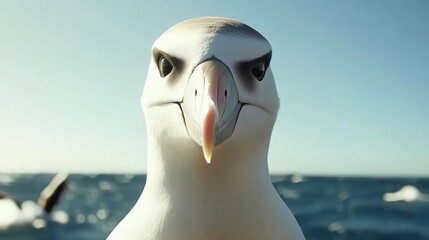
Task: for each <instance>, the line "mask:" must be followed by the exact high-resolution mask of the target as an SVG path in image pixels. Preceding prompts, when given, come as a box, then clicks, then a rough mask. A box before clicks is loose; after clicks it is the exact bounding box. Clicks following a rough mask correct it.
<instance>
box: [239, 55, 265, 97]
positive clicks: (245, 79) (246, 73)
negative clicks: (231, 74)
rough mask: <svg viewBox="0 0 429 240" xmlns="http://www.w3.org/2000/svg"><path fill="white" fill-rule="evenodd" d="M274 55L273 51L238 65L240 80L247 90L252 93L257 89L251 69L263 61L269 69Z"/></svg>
mask: <svg viewBox="0 0 429 240" xmlns="http://www.w3.org/2000/svg"><path fill="white" fill-rule="evenodd" d="M272 53H273V52H272V50H270V51H269V52H267V53H265V54H264V55H262V56H260V57H257V58H254V59H251V60H245V61H241V62H237V63H236V68H237V73H238V74H239V75H240V80H241V81H242V83H243V84H244V87H245V88H247V89H248V90H250V91H253V90H254V89H255V87H256V81H254V80H255V79H254V78H253V76H252V74H251V68H252V67H253V66H254V65H255V64H257V63H258V62H260V61H262V62H263V63H264V66H265V69H268V67H269V65H270V61H271V55H272Z"/></svg>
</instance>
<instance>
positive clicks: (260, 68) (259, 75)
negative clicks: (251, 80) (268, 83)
mask: <svg viewBox="0 0 429 240" xmlns="http://www.w3.org/2000/svg"><path fill="white" fill-rule="evenodd" d="M252 74H253V76H254V77H255V78H256V79H257V80H258V81H262V79H263V78H264V76H265V65H264V63H263V62H262V61H261V62H258V63H256V64H255V66H253V67H252Z"/></svg>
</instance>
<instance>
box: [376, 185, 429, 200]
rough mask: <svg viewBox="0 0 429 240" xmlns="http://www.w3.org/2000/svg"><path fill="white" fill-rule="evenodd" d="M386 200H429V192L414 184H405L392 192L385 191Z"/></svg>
mask: <svg viewBox="0 0 429 240" xmlns="http://www.w3.org/2000/svg"><path fill="white" fill-rule="evenodd" d="M383 198H384V201H385V202H398V201H404V202H415V201H429V194H424V193H422V192H420V191H419V189H417V188H416V187H415V186H413V185H405V186H403V187H402V188H401V189H400V190H399V191H397V192H392V193H385V194H384V196H383Z"/></svg>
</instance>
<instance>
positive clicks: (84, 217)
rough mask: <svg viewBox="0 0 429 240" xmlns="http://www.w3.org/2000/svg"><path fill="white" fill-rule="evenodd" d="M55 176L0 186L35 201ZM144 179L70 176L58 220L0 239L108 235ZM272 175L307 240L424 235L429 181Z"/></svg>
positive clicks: (6, 178) (8, 180)
mask: <svg viewBox="0 0 429 240" xmlns="http://www.w3.org/2000/svg"><path fill="white" fill-rule="evenodd" d="M52 177H53V175H50V174H36V175H11V174H0V191H5V192H7V193H9V194H10V195H12V196H14V197H15V198H16V199H19V200H32V201H37V198H38V195H39V193H40V191H41V190H42V189H43V188H44V187H45V186H46V185H47V183H48V182H49V181H50V180H51V178H52ZM145 179H146V177H145V176H144V175H106V174H100V175H78V174H75V175H70V176H69V180H68V188H67V190H66V192H65V193H64V195H63V196H62V198H61V200H60V203H59V204H58V205H57V207H56V210H55V213H54V214H55V215H56V216H57V217H58V219H59V220H55V221H54V220H49V221H46V222H43V224H40V221H34V222H32V223H29V224H24V225H20V226H13V227H10V228H7V229H0V239H1V240H8V239H20V240H49V239H64V240H68V239H70V240H72V239H73V240H78V239H79V240H85V239H88V240H89V239H90V240H97V239H100V240H101V239H106V237H107V236H108V234H109V233H110V231H111V230H112V229H113V228H114V227H115V225H116V224H117V223H118V222H119V221H120V220H121V219H122V218H123V217H124V216H125V214H126V213H127V212H128V211H129V210H130V209H131V207H132V206H133V204H134V203H135V202H136V200H137V198H138V197H139V195H140V193H141V191H142V189H143V186H144V183H145ZM272 181H273V184H274V186H275V188H276V189H277V191H278V192H279V194H280V195H281V197H282V198H283V200H284V201H285V202H286V203H287V205H288V206H289V208H290V209H291V210H292V212H293V213H294V214H295V216H296V218H297V220H298V222H299V224H300V225H301V227H302V229H303V231H304V234H305V236H306V238H307V239H308V240H325V239H326V240H339V239H347V240H352V239H359V240H365V239H377V240H384V239H386V240H395V239H404V240H414V239H415V240H417V239H429V179H417V178H410V179H406V178H344V177H306V176H296V175H292V176H291V175H286V176H272ZM1 214H5V213H2V212H0V215H1ZM0 217H1V216H0Z"/></svg>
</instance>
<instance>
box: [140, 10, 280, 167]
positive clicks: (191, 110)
mask: <svg viewBox="0 0 429 240" xmlns="http://www.w3.org/2000/svg"><path fill="white" fill-rule="evenodd" d="M271 54H272V50H271V45H270V43H269V42H268V41H267V40H266V39H265V38H264V37H263V36H262V35H261V34H260V33H258V32H257V31H256V30H254V29H253V28H251V27H249V26H247V25H246V24H243V23H240V22H238V21H235V20H232V19H226V18H219V17H205V18H196V19H190V20H187V21H184V22H181V23H178V24H176V25H174V26H173V27H171V28H170V29H168V30H167V31H166V32H165V33H163V34H162V35H161V36H160V37H159V38H158V39H157V40H156V41H155V43H154V45H153V47H152V59H151V62H150V66H149V71H148V76H147V79H146V85H145V89H144V92H143V96H142V106H143V110H144V113H145V118H146V124H147V128H148V134H149V135H151V138H152V139H154V140H152V141H155V142H153V143H152V144H153V145H157V146H159V145H162V146H164V148H169V149H173V150H174V149H176V150H178V151H179V152H190V151H194V152H195V153H194V154H190V155H191V156H192V157H194V158H196V159H201V160H203V159H205V160H206V162H207V163H210V162H211V161H212V159H213V162H216V161H222V160H224V159H228V158H231V157H232V156H234V157H236V156H242V157H243V158H246V156H247V155H249V156H251V155H255V154H259V153H261V154H263V155H265V158H266V154H267V151H268V145H269V139H270V136H271V131H272V127H273V125H274V122H275V119H276V116H277V111H278V108H279V99H278V95H277V90H276V86H275V83H274V77H273V74H272V72H271V68H270V60H271ZM150 144H151V143H150ZM161 148H162V147H161ZM262 157H264V156H262ZM228 160H234V159H228ZM197 161H199V160H197Z"/></svg>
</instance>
